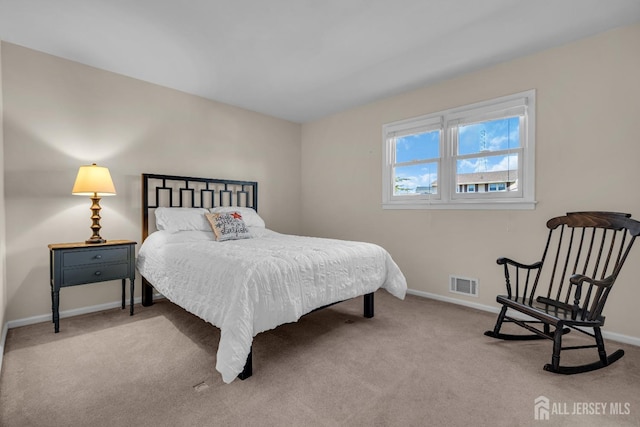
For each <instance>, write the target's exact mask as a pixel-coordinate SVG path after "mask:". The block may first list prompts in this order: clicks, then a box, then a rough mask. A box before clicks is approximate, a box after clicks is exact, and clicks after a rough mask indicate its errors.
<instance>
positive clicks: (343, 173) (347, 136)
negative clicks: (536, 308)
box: [302, 25, 640, 338]
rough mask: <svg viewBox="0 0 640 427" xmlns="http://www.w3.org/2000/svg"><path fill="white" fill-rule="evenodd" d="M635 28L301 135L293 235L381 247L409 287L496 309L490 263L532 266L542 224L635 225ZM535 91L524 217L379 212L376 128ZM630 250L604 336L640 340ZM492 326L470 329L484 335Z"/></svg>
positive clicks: (370, 108)
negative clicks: (599, 215) (458, 290)
mask: <svg viewBox="0 0 640 427" xmlns="http://www.w3.org/2000/svg"><path fill="white" fill-rule="evenodd" d="M639 46H640V26H639V25H635V26H631V27H626V28H621V29H617V30H614V31H610V32H608V33H604V34H601V35H598V36H596V37H593V38H589V39H584V40H582V41H578V42H575V43H572V44H568V45H565V46H562V47H560V48H556V49H552V50H548V51H545V52H541V53H538V54H535V55H531V56H527V57H525V58H522V59H519V60H515V61H511V62H507V63H504V64H501V65H498V66H495V67H491V68H487V69H484V70H481V71H478V72H474V73H471V74H467V75H464V76H462V77H459V78H455V79H452V80H448V81H444V82H441V83H439V84H436V85H433V86H430V87H425V88H423V89H420V90H415V91H411V92H409V93H405V94H403V95H401V96H397V97H393V98H389V99H384V100H381V101H379V102H375V103H372V104H369V105H366V106H363V107H361V108H356V109H353V110H350V111H347V112H344V113H342V114H336V115H334V116H331V117H328V118H326V119H324V120H319V121H316V122H313V123H309V124H305V125H303V127H302V188H303V190H304V192H303V194H302V220H303V222H302V229H303V230H304V231H305V232H306V233H308V234H311V235H318V236H330V237H338V238H347V239H357V240H365V241H371V242H375V243H378V244H381V245H382V246H384V247H385V248H387V249H388V250H389V251H390V252H391V254H392V256H393V257H394V259H395V260H396V261H397V263H398V264H399V266H400V267H401V269H402V270H403V272H404V273H405V275H406V276H407V279H408V283H409V287H410V288H412V289H414V290H418V291H421V292H425V293H430V294H435V295H438V296H442V297H447V298H448V297H451V298H458V299H459V300H462V301H465V302H469V303H475V304H482V305H485V306H494V305H495V295H496V294H497V293H499V292H503V286H504V285H503V279H502V277H501V270H500V269H499V268H498V266H497V265H496V263H495V260H496V258H498V257H499V256H510V257H512V258H516V259H520V260H522V261H525V262H533V261H536V260H537V259H538V258H539V256H540V255H541V252H542V244H543V239H544V237H545V222H546V220H547V219H548V218H550V217H553V216H556V215H559V214H563V213H564V212H567V211H576V210H613V211H622V212H629V213H632V214H634V216H635V217H637V218H640V197H638V196H637V192H636V191H635V190H636V189H635V187H636V185H638V183H640V167H639V166H638V159H639V158H640V138H639V135H640V126H639V124H638V123H640V122H639V121H638V118H637V115H638V113H639V112H640V81H639V77H638V76H640V55H639V54H638V52H639V51H638V47H639ZM528 89H536V91H537V92H536V102H537V127H536V136H537V138H536V144H537V145H536V173H537V176H536V199H537V201H538V202H539V203H538V206H537V208H536V209H535V210H533V211H429V210H383V209H382V207H381V201H382V194H381V180H382V177H381V176H382V172H381V168H382V159H381V156H382V140H381V132H382V125H383V124H384V123H387V122H392V121H395V120H400V119H405V118H409V117H415V116H419V115H422V114H427V113H431V112H436V111H440V110H444V109H447V108H451V107H456V106H461V105H465V104H470V103H473V102H477V101H482V100H487V99H491V98H495V97H499V96H502V95H508V94H512V93H516V92H521V91H524V90H528ZM450 274H455V275H460V276H465V277H475V278H478V279H479V285H480V288H479V289H480V296H479V297H478V298H474V297H465V296H457V295H455V294H451V293H449V292H448V280H449V275H450ZM639 276H640V247H637V248H635V252H633V253H632V258H631V259H630V262H629V263H628V265H627V266H626V269H625V270H623V272H622V275H621V277H620V278H619V281H618V283H617V285H616V288H617V289H616V290H615V291H614V292H613V293H612V295H611V297H610V300H609V303H608V307H607V309H606V312H605V314H607V315H608V318H607V323H608V325H607V330H608V331H613V332H616V333H618V334H623V335H628V336H632V337H636V338H640V314H638V310H637V302H638V300H639V299H640V286H639V284H638V283H637V282H638V280H637V277H639ZM491 326H492V325H478V330H479V331H480V330H483V329H486V328H489V327H491Z"/></svg>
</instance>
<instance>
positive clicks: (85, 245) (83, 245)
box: [49, 240, 137, 249]
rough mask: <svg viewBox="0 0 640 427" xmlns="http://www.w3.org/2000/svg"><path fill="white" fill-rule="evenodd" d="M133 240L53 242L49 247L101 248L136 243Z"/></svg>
mask: <svg viewBox="0 0 640 427" xmlns="http://www.w3.org/2000/svg"><path fill="white" fill-rule="evenodd" d="M135 244H137V242H134V241H133V240H107V241H106V242H105V243H85V242H76V243H51V244H50V245H49V249H73V248H99V247H103V246H118V245H135Z"/></svg>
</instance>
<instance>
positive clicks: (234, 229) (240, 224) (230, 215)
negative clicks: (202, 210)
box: [205, 212, 251, 242]
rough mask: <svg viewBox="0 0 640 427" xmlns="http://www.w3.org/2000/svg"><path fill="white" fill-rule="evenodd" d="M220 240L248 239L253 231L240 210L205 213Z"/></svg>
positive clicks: (217, 238)
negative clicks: (243, 218)
mask: <svg viewBox="0 0 640 427" xmlns="http://www.w3.org/2000/svg"><path fill="white" fill-rule="evenodd" d="M205 216H206V218H207V220H208V221H209V224H211V229H212V230H213V233H214V234H215V235H216V240H217V241H218V242H224V241H225V240H238V239H248V238H250V237H251V233H250V232H249V229H248V228H247V225H246V224H245V223H244V221H243V220H242V214H240V212H217V213H208V214H206V215H205Z"/></svg>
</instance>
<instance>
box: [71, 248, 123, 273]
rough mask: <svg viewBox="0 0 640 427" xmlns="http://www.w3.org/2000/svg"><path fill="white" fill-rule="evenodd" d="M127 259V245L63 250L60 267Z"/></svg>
mask: <svg viewBox="0 0 640 427" xmlns="http://www.w3.org/2000/svg"><path fill="white" fill-rule="evenodd" d="M128 259H129V247H127V246H123V247H118V248H108V249H94V250H81V251H77V250H76V251H65V252H64V253H63V255H62V267H63V268H67V267H73V266H76V265H86V264H102V263H110V262H118V261H123V262H126V261H127V260H128Z"/></svg>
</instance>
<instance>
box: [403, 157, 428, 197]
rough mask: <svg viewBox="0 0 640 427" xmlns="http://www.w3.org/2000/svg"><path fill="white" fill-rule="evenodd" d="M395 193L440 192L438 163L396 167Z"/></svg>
mask: <svg viewBox="0 0 640 427" xmlns="http://www.w3.org/2000/svg"><path fill="white" fill-rule="evenodd" d="M394 174H395V176H394V178H395V179H394V187H393V195H394V196H401V195H406V194H438V189H437V179H438V164H437V163H435V162H433V163H424V164H421V165H411V166H399V167H396V168H394Z"/></svg>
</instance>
